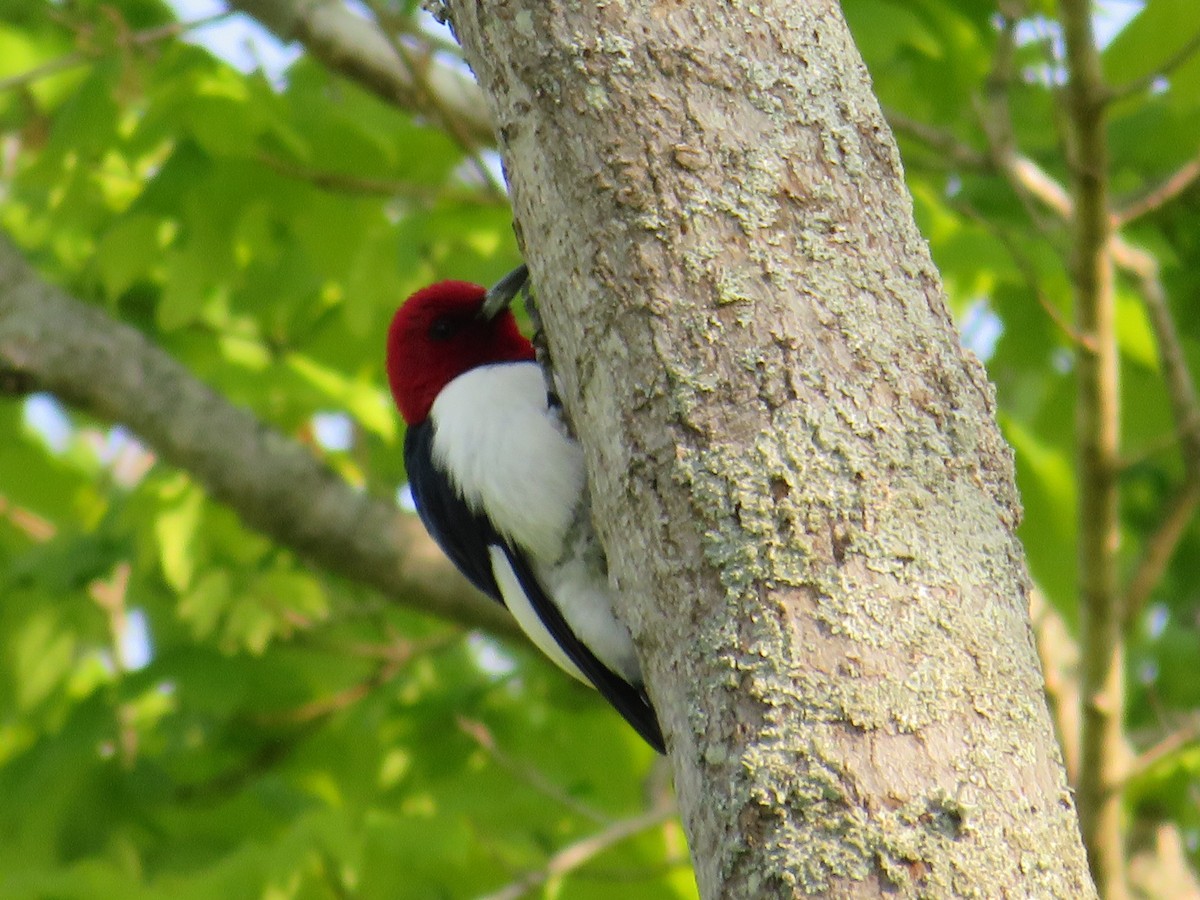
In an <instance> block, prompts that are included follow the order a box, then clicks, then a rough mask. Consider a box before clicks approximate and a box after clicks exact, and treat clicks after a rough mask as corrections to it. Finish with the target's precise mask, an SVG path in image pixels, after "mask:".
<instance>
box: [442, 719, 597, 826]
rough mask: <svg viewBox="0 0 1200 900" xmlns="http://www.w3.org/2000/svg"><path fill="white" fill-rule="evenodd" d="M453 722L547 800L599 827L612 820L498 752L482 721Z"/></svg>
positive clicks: (493, 757) (543, 777)
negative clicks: (589, 820) (547, 798)
mask: <svg viewBox="0 0 1200 900" xmlns="http://www.w3.org/2000/svg"><path fill="white" fill-rule="evenodd" d="M456 721H457V723H458V730H459V731H461V732H462V733H463V734H465V735H466V736H467V737H469V738H470V739H471V740H473V741H474V742H475V743H476V744H477V745H478V746H479V748H480V749H481V750H483V751H484V752H485V753H486V754H487V755H488V756H489V757H491V759H492V762H494V763H496V764H497V765H498V766H500V768H502V769H504V770H505V771H507V772H509V773H510V774H512V775H514V776H516V777H517V778H519V779H521V780H522V781H524V782H525V783H526V784H528V785H529V786H530V787H532V788H533V789H534V790H536V791H537V792H538V793H539V794H543V795H544V796H546V797H549V798H550V799H551V800H553V801H554V802H555V803H558V804H560V805H562V806H564V807H566V808H567V809H569V810H571V811H572V812H574V813H576V814H578V815H581V816H583V817H584V818H585V819H591V820H592V821H593V822H596V823H598V824H608V823H611V822H612V821H613V817H612V816H610V815H608V814H607V813H604V812H601V811H600V810H598V809H596V808H595V807H594V806H592V805H591V804H588V803H584V802H583V801H581V800H578V799H576V798H575V797H572V796H571V795H570V794H569V793H568V792H567V791H566V790H564V789H563V788H561V787H560V786H559V785H557V784H555V783H554V782H553V781H551V780H550V779H549V778H547V777H546V776H545V775H543V774H542V773H541V772H539V771H538V770H537V769H534V768H533V767H532V766H528V765H524V764H522V763H520V762H518V761H517V760H515V759H513V758H512V757H511V756H509V755H508V754H507V753H505V752H504V751H503V750H501V749H500V747H499V745H498V744H497V743H496V739H495V738H494V737H493V736H492V733H491V731H489V730H488V728H487V726H486V725H484V724H483V723H482V722H476V721H474V720H472V719H468V718H466V717H465V716H458V717H457V718H456Z"/></svg>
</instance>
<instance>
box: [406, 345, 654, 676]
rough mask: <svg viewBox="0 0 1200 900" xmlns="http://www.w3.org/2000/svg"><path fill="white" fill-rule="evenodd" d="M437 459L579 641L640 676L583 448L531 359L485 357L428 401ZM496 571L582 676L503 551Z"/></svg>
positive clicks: (547, 644) (546, 641)
mask: <svg viewBox="0 0 1200 900" xmlns="http://www.w3.org/2000/svg"><path fill="white" fill-rule="evenodd" d="M430 419H431V420H432V423H433V426H434V436H433V456H434V462H435V463H436V464H437V465H438V466H440V467H441V468H442V470H443V471H445V472H448V473H449V474H450V478H451V481H452V482H453V483H454V485H455V487H456V488H457V489H458V490H459V492H460V493H461V494H462V497H463V499H464V500H465V501H466V502H467V505H468V506H470V507H471V508H472V509H474V510H476V511H477V512H483V513H484V514H486V515H487V516H488V518H489V519H491V521H492V524H493V525H494V526H495V528H496V530H497V531H498V532H499V533H500V534H501V535H503V536H504V537H505V538H507V539H508V540H509V541H511V542H512V544H513V545H514V546H517V547H520V548H521V549H522V550H523V551H524V552H525V554H526V556H527V558H528V559H529V562H530V565H531V567H532V569H533V572H534V575H535V576H536V577H537V579H538V581H539V583H540V584H541V585H542V587H543V589H544V590H545V592H546V594H547V595H548V596H549V597H550V599H551V600H553V601H554V603H555V604H556V605H557V606H558V608H559V609H560V610H561V611H562V614H563V618H564V619H566V621H567V624H568V625H569V626H570V627H571V630H572V631H574V632H575V635H576V636H577V637H578V638H579V639H580V641H581V642H582V643H583V644H584V645H585V646H587V647H588V648H589V649H590V650H591V651H592V653H594V654H595V655H596V657H597V659H599V660H600V661H601V662H602V663H604V664H605V665H606V666H607V667H608V668H609V669H611V670H612V671H613V672H615V673H616V674H618V675H620V676H621V677H623V678H625V679H626V680H627V681H630V682H631V683H634V684H641V673H640V671H639V669H638V664H637V658H636V657H635V655H634V652H633V641H632V640H631V638H630V636H629V631H628V629H626V628H625V626H624V624H623V623H621V622H620V621H619V620H618V619H617V618H616V616H615V614H614V613H613V604H612V592H611V588H610V587H609V584H608V576H607V573H606V571H605V567H604V562H603V556H602V554H601V552H600V548H599V545H598V542H597V540H596V537H595V534H594V533H593V530H592V527H591V523H590V519H589V518H588V509H587V504H586V503H585V502H584V501H585V499H586V498H585V490H586V476H585V473H584V466H583V452H582V449H581V448H580V446H579V444H578V443H576V442H575V440H574V439H572V438H571V437H570V436H569V435H568V434H567V433H566V430H565V428H564V427H563V425H562V423H561V421H559V419H558V417H557V416H556V415H555V413H554V412H553V411H552V410H550V409H549V407H548V404H547V402H546V387H545V383H544V381H543V379H542V373H541V370H540V369H539V368H538V366H537V365H536V364H535V363H532V362H528V363H506V364H501V365H494V366H482V367H480V368H476V369H472V370H471V371H469V372H466V373H464V374H462V375H460V376H459V377H458V378H456V379H454V381H452V382H450V384H448V385H447V386H446V387H445V388H443V389H442V391H441V393H440V394H438V397H437V399H436V400H435V401H434V404H433V408H432V409H431V410H430ZM491 556H492V571H493V574H494V576H495V578H496V582H497V584H498V585H499V587H500V591H501V594H502V595H503V596H504V601H505V604H506V605H507V606H508V608H509V610H510V611H511V612H512V613H513V615H514V617H515V618H516V619H517V622H518V624H519V625H520V626H521V628H522V630H524V631H525V633H526V634H528V635H529V636H530V638H531V639H532V640H533V642H534V643H535V644H536V645H537V646H538V647H539V649H541V650H542V652H544V653H545V654H546V655H547V656H548V657H550V659H551V660H553V661H554V662H555V663H557V664H558V665H559V666H560V667H561V668H563V669H564V670H565V671H567V672H568V673H570V674H571V675H574V676H575V677H576V678H580V680H583V679H582V677H581V673H580V672H579V669H578V668H577V667H576V666H574V665H573V664H572V663H571V661H570V660H569V659H568V658H567V657H566V655H565V654H564V653H563V652H562V651H561V650H560V649H558V646H557V645H556V644H555V642H554V640H553V638H552V637H551V636H550V635H549V633H548V632H547V631H546V629H545V627H544V626H542V624H541V622H540V621H539V620H538V618H537V615H536V613H535V612H534V611H533V609H532V607H531V606H530V604H529V601H528V599H527V598H526V597H525V596H524V593H523V592H522V591H521V589H520V585H519V583H518V581H517V578H516V576H515V574H514V573H513V572H512V569H511V567H510V566H509V564H508V561H507V560H506V559H505V558H504V555H503V553H502V552H501V551H500V550H499V549H498V548H497V549H496V550H493V551H492V554H491Z"/></svg>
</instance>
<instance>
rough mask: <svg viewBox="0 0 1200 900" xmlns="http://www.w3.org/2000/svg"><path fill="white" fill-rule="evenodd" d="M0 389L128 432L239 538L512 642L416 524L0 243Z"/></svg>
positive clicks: (493, 611) (505, 619)
mask: <svg viewBox="0 0 1200 900" xmlns="http://www.w3.org/2000/svg"><path fill="white" fill-rule="evenodd" d="M0 390H7V391H9V392H11V391H13V390H21V391H31V390H42V391H50V392H52V393H54V394H55V395H57V396H58V397H59V398H61V399H62V400H63V401H64V402H66V403H69V404H71V405H73V406H75V407H76V408H78V409H81V410H83V411H85V412H89V413H91V414H93V415H95V416H97V417H99V418H101V419H103V420H105V421H114V422H122V423H124V424H126V425H128V426H129V427H130V428H131V429H132V430H133V431H134V432H135V433H137V434H138V435H139V436H140V437H141V438H142V440H144V441H145V442H146V443H147V444H148V445H150V446H151V447H153V448H154V450H155V451H156V452H157V453H158V454H159V455H160V456H162V457H163V458H164V459H165V460H167V461H168V462H170V463H171V464H173V465H176V466H179V467H181V468H183V469H185V470H187V471H188V472H190V473H191V474H192V475H193V476H194V477H195V478H196V479H197V480H198V481H200V482H201V483H203V484H204V485H205V486H206V487H207V488H208V489H209V491H210V492H211V493H212V495H213V496H214V497H216V498H217V499H218V500H220V501H222V502H224V503H226V504H228V505H229V506H230V507H231V508H233V509H234V510H235V511H236V512H237V513H238V514H239V515H240V516H241V517H242V519H244V520H245V521H246V523H247V524H249V525H250V526H252V527H254V528H257V529H258V530H260V531H262V532H263V533H265V534H267V535H270V536H271V537H273V538H274V539H275V540H277V541H279V542H280V543H281V544H283V545H285V546H287V547H291V548H292V549H293V550H295V551H296V552H297V553H299V554H300V555H302V556H304V557H306V558H307V559H309V560H311V561H313V562H315V563H317V564H318V565H321V566H322V567H324V568H326V569H328V570H329V571H331V572H335V573H339V574H342V575H346V576H349V577H353V578H355V579H356V580H358V581H361V582H363V583H365V584H368V585H371V586H372V587H375V588H378V589H379V590H382V591H384V592H385V593H386V594H388V595H389V596H391V597H393V598H395V599H396V600H398V601H400V602H402V603H405V604H407V605H410V606H412V607H414V608H416V609H418V610H420V611H422V612H427V613H430V614H431V615H436V616H441V617H443V618H446V619H450V620H454V621H458V622H462V623H463V624H466V625H470V626H481V627H486V628H488V629H490V630H492V631H493V632H495V633H497V634H505V635H512V634H514V633H516V629H515V628H514V627H513V624H512V621H511V619H510V617H509V616H508V614H507V613H506V612H504V610H502V609H501V608H500V607H498V606H497V605H496V604H494V603H492V602H491V601H490V600H488V599H486V598H484V597H483V596H482V595H481V594H479V593H478V592H476V591H475V590H474V589H473V588H471V587H470V586H469V585H468V584H467V582H466V580H465V579H463V578H462V577H461V576H460V575H458V573H457V572H455V571H454V570H453V567H451V566H450V564H449V563H448V562H446V561H445V559H444V558H443V557H442V555H441V553H440V552H439V551H438V550H437V549H436V548H435V547H434V546H433V543H432V541H430V540H429V539H428V538H427V537H426V535H425V532H424V529H423V528H422V527H421V524H420V522H419V521H417V519H416V517H415V516H409V515H405V514H403V513H402V512H400V511H399V510H398V509H396V507H395V505H394V504H392V503H386V502H384V501H381V500H378V499H375V498H372V497H369V496H367V495H366V494H364V493H362V492H361V491H356V490H354V489H353V488H352V487H350V486H349V485H348V484H346V483H345V482H344V481H342V480H341V479H340V478H338V477H337V476H336V475H334V474H333V473H332V472H331V471H329V470H328V469H327V468H326V467H325V466H323V465H321V464H320V463H319V462H318V461H317V460H316V459H315V458H314V457H313V455H312V454H311V453H310V452H309V451H308V450H307V449H306V448H304V447H302V446H300V445H299V444H297V443H296V442H295V441H293V440H290V439H289V438H287V437H285V436H283V435H282V434H279V433H278V432H277V431H274V430H273V429H271V428H269V427H267V426H266V425H264V424H263V423H262V422H260V421H259V420H258V419H256V418H255V417H254V415H253V414H252V413H251V412H250V411H249V410H246V409H242V408H240V407H237V406H234V405H232V404H230V403H229V401H227V400H225V399H224V398H222V397H220V396H219V395H217V394H216V393H215V392H214V391H212V390H211V389H210V388H209V387H207V386H206V385H204V384H203V383H201V382H200V381H199V380H198V379H196V378H195V376H193V375H191V374H190V373H189V372H188V371H187V370H186V369H185V368H184V367H183V366H181V365H180V364H179V363H178V362H177V361H176V360H175V359H173V358H171V357H170V356H168V355H167V354H166V353H164V352H163V351H162V350H160V349H158V348H156V347H155V346H154V345H153V344H151V343H150V342H149V341H147V340H146V338H145V337H144V336H143V335H142V334H141V333H140V332H138V331H137V330H136V329H134V328H130V327H129V326H127V325H122V324H121V323H119V322H115V321H113V320H112V319H110V318H109V317H108V316H106V315H105V314H104V313H103V312H101V311H100V310H99V309H96V308H94V307H90V306H87V305H85V304H83V303H80V302H79V301H78V300H75V299H73V298H71V297H69V296H68V295H67V294H66V293H65V292H63V291H62V290H61V289H59V288H56V287H54V286H52V285H49V284H46V283H45V282H44V281H42V280H41V278H39V277H38V275H37V273H35V272H34V271H33V269H32V268H30V266H29V265H28V264H27V263H26V262H25V261H24V260H23V259H22V258H21V255H20V253H19V252H18V250H17V249H16V247H14V246H13V245H12V243H11V242H10V241H9V240H8V239H7V238H6V237H5V236H3V235H0Z"/></svg>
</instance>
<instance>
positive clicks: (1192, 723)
mask: <svg viewBox="0 0 1200 900" xmlns="http://www.w3.org/2000/svg"><path fill="white" fill-rule="evenodd" d="M1197 742H1200V716H1195V715H1194V716H1191V717H1190V718H1189V720H1188V721H1187V722H1185V723H1184V724H1183V725H1181V726H1180V727H1179V728H1177V729H1175V731H1173V732H1171V733H1170V734H1168V735H1167V736H1166V737H1164V738H1163V739H1162V740H1160V741H1159V742H1158V743H1156V744H1154V746H1152V747H1148V748H1147V749H1146V750H1143V751H1142V752H1141V753H1140V754H1138V756H1137V757H1136V758H1135V759H1133V760H1132V761H1131V762H1130V763H1129V767H1128V768H1127V769H1126V771H1125V776H1124V777H1123V778H1122V779H1121V781H1120V782H1119V783H1118V784H1117V785H1115V789H1116V790H1122V789H1124V788H1125V787H1126V786H1127V785H1128V784H1129V783H1130V782H1132V781H1134V780H1135V779H1137V778H1140V777H1141V776H1142V775H1145V774H1146V773H1147V772H1149V771H1150V770H1151V769H1153V768H1154V767H1155V766H1156V765H1158V764H1159V763H1160V762H1162V761H1163V760H1164V759H1166V758H1167V757H1168V756H1171V755H1172V754H1174V753H1178V752H1179V751H1180V750H1182V749H1183V748H1184V747H1186V746H1188V745H1189V744H1195V743H1197Z"/></svg>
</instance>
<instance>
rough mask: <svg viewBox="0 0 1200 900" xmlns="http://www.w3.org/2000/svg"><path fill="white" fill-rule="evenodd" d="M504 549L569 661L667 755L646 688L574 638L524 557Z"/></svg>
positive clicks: (531, 601) (505, 543)
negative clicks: (623, 675)
mask: <svg viewBox="0 0 1200 900" xmlns="http://www.w3.org/2000/svg"><path fill="white" fill-rule="evenodd" d="M501 546H502V547H503V548H504V553H505V555H506V556H507V557H508V561H509V563H510V564H511V565H512V567H513V571H514V572H515V573H516V575H517V580H518V581H520V582H521V588H522V589H523V590H524V591H525V595H526V596H527V597H529V603H530V605H531V606H532V607H533V609H534V612H536V613H537V615H538V618H539V619H541V621H542V624H543V625H545V626H546V630H547V631H549V632H550V636H551V637H553V638H554V642H555V643H556V644H558V646H559V647H561V648H562V650H563V652H564V653H566V654H567V658H568V659H570V660H571V662H573V663H575V665H576V666H578V667H579V670H580V671H581V672H583V674H584V675H586V676H587V679H588V681H590V682H591V683H592V684H593V685H594V686H595V688H596V690H598V691H599V692H600V696H602V697H603V698H604V699H605V700H607V701H608V702H609V703H611V704H612V705H613V708H614V709H616V711H617V712H619V713H620V714H621V716H622V717H623V718H624V719H625V721H626V722H628V723H629V724H630V725H632V726H633V728H634V730H635V731H637V733H638V734H640V735H641V736H642V737H643V738H645V739H646V743H647V744H649V745H650V746H651V747H653V748H654V749H655V750H657V751H658V752H659V753H666V752H667V751H666V744H665V743H664V741H663V734H662V728H661V727H660V726H659V724H658V715H657V714H656V713H655V712H654V707H653V706H651V705H650V698H649V697H648V696H646V690H645V688H643V687H642V686H641V685H633V684H630V683H629V682H628V681H626V680H625V679H624V678H622V677H621V676H620V675H617V674H616V673H615V672H613V671H612V670H611V669H610V668H608V666H606V665H604V663H602V662H600V660H598V659H597V658H596V655H595V654H594V653H592V651H591V650H589V649H588V648H587V646H585V645H584V644H583V643H582V642H581V641H580V640H579V638H577V637H576V636H575V632H573V631H572V630H571V626H570V625H568V624H567V620H566V619H564V618H563V614H562V611H561V610H559V608H558V606H557V605H556V604H555V603H554V602H553V601H552V600H551V599H550V598H549V597H548V596H547V595H546V592H545V591H544V590H542V586H541V584H540V583H539V582H538V580H537V578H536V576H534V574H533V569H532V568H531V567H530V565H529V561H528V560H527V559H526V558H525V555H524V554H523V553H521V552H520V551H518V550H516V549H515V548H514V547H512V546H511V545H510V544H509V543H508V542H507V541H502V542H501Z"/></svg>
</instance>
